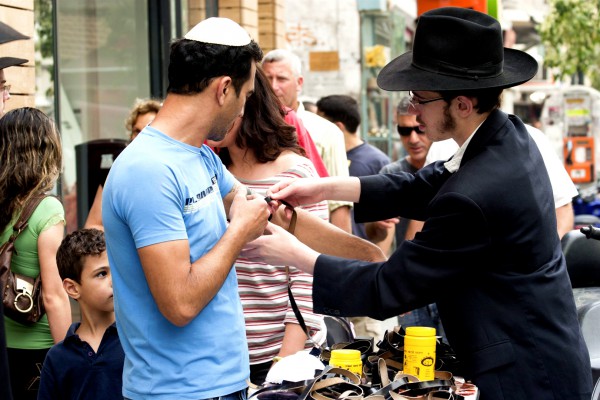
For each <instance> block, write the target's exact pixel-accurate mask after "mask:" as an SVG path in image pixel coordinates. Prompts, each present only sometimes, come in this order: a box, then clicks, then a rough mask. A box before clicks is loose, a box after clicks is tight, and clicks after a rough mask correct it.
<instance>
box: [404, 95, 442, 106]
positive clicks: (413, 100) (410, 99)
mask: <svg viewBox="0 0 600 400" xmlns="http://www.w3.org/2000/svg"><path fill="white" fill-rule="evenodd" d="M438 100H444V98H443V97H436V98H434V99H426V100H419V99H416V98H415V95H414V94H413V92H410V94H409V97H408V102H409V104H410V105H411V106H412V107H413V108H417V106H418V105H419V106H423V105H425V104H427V103H432V102H434V101H438Z"/></svg>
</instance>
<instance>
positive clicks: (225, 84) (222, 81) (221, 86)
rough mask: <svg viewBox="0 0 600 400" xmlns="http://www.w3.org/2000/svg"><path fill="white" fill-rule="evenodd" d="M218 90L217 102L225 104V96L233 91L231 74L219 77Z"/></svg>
mask: <svg viewBox="0 0 600 400" xmlns="http://www.w3.org/2000/svg"><path fill="white" fill-rule="evenodd" d="M216 84H217V92H216V96H217V102H218V103H219V105H221V106H222V105H223V104H225V97H226V96H227V95H228V94H229V93H231V91H232V90H233V82H232V80H231V77H229V76H222V77H220V78H218V80H217V82H216Z"/></svg>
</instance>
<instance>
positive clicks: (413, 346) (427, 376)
mask: <svg viewBox="0 0 600 400" xmlns="http://www.w3.org/2000/svg"><path fill="white" fill-rule="evenodd" d="M435 346H436V337H435V328H430V327H425V326H409V327H407V328H406V336H404V373H406V374H411V375H415V376H416V377H418V378H419V379H420V380H422V381H431V380H433V379H435Z"/></svg>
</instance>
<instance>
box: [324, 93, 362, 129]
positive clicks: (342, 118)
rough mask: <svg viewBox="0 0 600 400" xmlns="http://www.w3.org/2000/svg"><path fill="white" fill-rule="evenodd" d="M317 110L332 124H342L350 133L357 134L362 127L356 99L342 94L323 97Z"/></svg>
mask: <svg viewBox="0 0 600 400" xmlns="http://www.w3.org/2000/svg"><path fill="white" fill-rule="evenodd" d="M317 108H318V109H319V111H320V112H321V113H323V115H324V116H325V118H327V119H328V120H329V121H331V122H341V123H342V124H343V125H344V127H346V130H347V131H348V132H352V133H355V132H356V131H357V129H358V126H359V125H360V110H359V109H358V102H357V101H356V100H354V98H352V97H350V96H346V95H342V94H333V95H330V96H325V97H322V98H321V99H320V100H319V101H317Z"/></svg>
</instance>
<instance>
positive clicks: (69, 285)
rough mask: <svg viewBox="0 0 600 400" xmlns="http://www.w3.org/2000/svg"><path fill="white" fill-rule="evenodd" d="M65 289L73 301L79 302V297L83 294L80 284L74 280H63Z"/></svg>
mask: <svg viewBox="0 0 600 400" xmlns="http://www.w3.org/2000/svg"><path fill="white" fill-rule="evenodd" d="M63 288H64V289H65V292H67V294H68V295H69V297H71V298H72V299H74V300H77V299H79V297H81V293H80V292H79V284H78V283H77V282H75V281H74V280H73V279H71V278H65V280H63Z"/></svg>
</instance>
